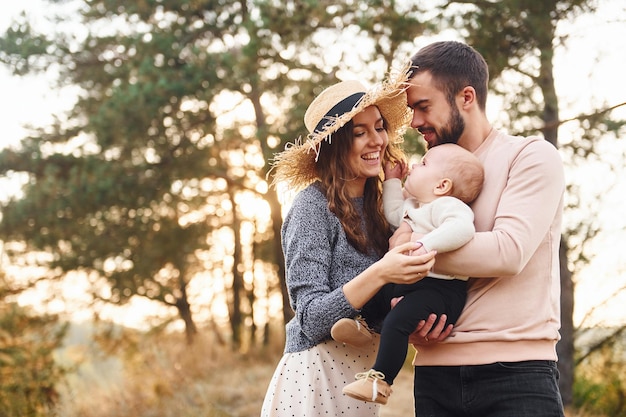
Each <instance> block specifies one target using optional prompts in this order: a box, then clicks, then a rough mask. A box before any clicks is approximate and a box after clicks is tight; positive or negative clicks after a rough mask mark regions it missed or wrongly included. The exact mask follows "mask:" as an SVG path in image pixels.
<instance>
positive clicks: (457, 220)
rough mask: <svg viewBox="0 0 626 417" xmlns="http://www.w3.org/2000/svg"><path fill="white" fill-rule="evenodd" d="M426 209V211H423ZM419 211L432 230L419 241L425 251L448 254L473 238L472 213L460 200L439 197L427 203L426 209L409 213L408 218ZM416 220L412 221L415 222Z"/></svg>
mask: <svg viewBox="0 0 626 417" xmlns="http://www.w3.org/2000/svg"><path fill="white" fill-rule="evenodd" d="M425 208H428V209H427V210H423V209H425ZM420 210H421V214H420V215H423V216H427V217H428V218H427V219H423V221H424V220H425V221H427V222H429V223H430V225H431V227H432V230H431V231H430V232H428V233H426V234H425V235H424V236H422V238H421V239H419V242H421V243H422V244H423V245H424V247H425V248H426V249H427V250H436V251H437V252H438V253H443V252H449V251H452V250H455V249H458V248H460V247H461V246H463V245H464V244H466V243H467V242H469V241H470V240H471V239H472V237H473V236H474V231H475V229H474V213H473V212H472V209H471V208H470V207H469V206H468V205H467V204H465V203H463V202H462V201H461V200H459V199H456V198H454V197H447V196H445V197H440V198H438V199H436V200H434V201H433V202H431V203H429V204H428V206H427V207H422V208H420V209H416V210H411V211H409V217H411V218H413V213H414V212H418V211H420ZM416 220H417V219H414V221H416Z"/></svg>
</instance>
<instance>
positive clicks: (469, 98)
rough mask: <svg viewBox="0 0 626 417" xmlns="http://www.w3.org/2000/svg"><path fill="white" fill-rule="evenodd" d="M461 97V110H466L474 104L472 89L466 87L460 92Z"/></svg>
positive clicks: (474, 92) (474, 93) (474, 96)
mask: <svg viewBox="0 0 626 417" xmlns="http://www.w3.org/2000/svg"><path fill="white" fill-rule="evenodd" d="M461 97H462V98H463V100H462V104H461V106H462V107H463V108H468V107H469V106H471V105H472V104H475V103H476V90H474V87H471V86H469V85H468V86H467V87H465V88H463V90H461Z"/></svg>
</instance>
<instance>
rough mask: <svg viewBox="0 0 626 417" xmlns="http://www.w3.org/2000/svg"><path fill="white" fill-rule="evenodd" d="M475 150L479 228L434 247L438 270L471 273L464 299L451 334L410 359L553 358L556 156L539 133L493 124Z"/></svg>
mask: <svg viewBox="0 0 626 417" xmlns="http://www.w3.org/2000/svg"><path fill="white" fill-rule="evenodd" d="M474 154H475V155H476V156H477V157H478V158H479V159H480V160H481V161H482V163H483V165H484V167H485V183H484V186H483V190H482V192H481V194H480V195H479V197H478V199H477V200H476V201H475V202H474V203H473V204H472V210H473V211H474V217H475V219H474V224H475V226H476V234H475V235H474V238H473V239H472V240H471V241H470V242H469V243H468V244H466V245H465V246H463V247H462V248H460V249H458V250H456V251H453V252H449V253H443V254H438V255H437V260H436V264H435V272H438V273H444V274H449V275H469V276H470V277H473V278H471V279H470V281H469V289H468V297H467V303H466V306H465V309H464V310H463V313H462V315H461V317H460V318H459V320H458V321H457V323H456V324H455V327H454V331H453V333H452V335H451V336H450V337H448V339H447V340H445V341H444V342H442V343H439V344H434V345H427V346H416V347H417V349H418V353H417V355H416V356H415V359H414V362H413V363H414V365H417V366H420V365H478V364H487V363H493V362H499V361H502V362H515V361H522V360H556V359H557V357H556V342H557V341H558V340H559V338H560V336H559V327H560V279H559V274H560V272H559V243H560V239H561V214H562V209H563V192H564V190H565V179H564V172H563V163H562V160H561V157H560V155H559V153H558V151H557V150H556V149H555V148H554V146H552V145H551V144H550V143H549V142H547V141H545V140H544V139H541V138H539V137H529V138H522V137H513V136H509V135H506V134H504V133H502V132H498V131H496V130H495V129H494V130H492V131H491V133H490V134H489V136H488V137H487V138H486V140H485V141H484V142H483V143H482V144H481V145H480V147H479V148H478V149H476V151H475V152H474ZM474 277H475V278H474Z"/></svg>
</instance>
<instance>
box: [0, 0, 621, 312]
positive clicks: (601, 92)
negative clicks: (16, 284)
mask: <svg viewBox="0 0 626 417" xmlns="http://www.w3.org/2000/svg"><path fill="white" fill-rule="evenodd" d="M44 3H45V2H43V1H42V0H21V1H19V2H16V1H15V2H4V4H3V6H2V13H1V14H0V32H4V30H6V28H7V27H8V25H9V23H10V21H11V19H12V18H13V17H14V16H16V15H17V14H18V13H20V12H21V11H22V10H28V12H29V13H34V14H35V17H37V19H38V20H37V23H38V24H39V25H45V24H46V22H45V20H44V18H43V17H44V16H45V14H46V10H45V7H43V5H44ZM599 3H600V4H601V5H600V6H599V10H598V13H597V14H596V15H594V16H581V17H579V18H577V19H576V20H575V21H574V22H572V23H562V24H561V25H560V26H559V28H558V33H557V35H561V34H567V35H568V40H567V47H566V48H559V49H558V52H557V54H556V56H555V60H554V71H555V80H556V88H557V93H558V95H559V99H560V106H561V119H567V118H569V117H573V116H575V115H577V114H578V113H580V112H581V111H583V110H585V109H588V108H589V107H590V106H589V104H590V103H594V104H597V105H598V106H600V105H601V104H602V103H605V104H606V105H609V106H611V105H616V104H619V103H623V102H626V82H624V77H623V72H624V68H626V53H625V52H624V51H626V22H625V20H626V5H625V4H624V2H623V1H620V0H606V1H601V2H599ZM620 19H621V21H620ZM35 27H37V25H35ZM419 46H421V45H418V47H419ZM0 91H2V96H3V98H4V99H3V100H0V120H1V121H2V128H3V135H2V136H1V137H0V147H2V146H10V145H14V144H17V143H18V142H19V140H20V138H22V137H23V136H25V134H26V130H25V129H24V127H23V126H24V125H26V124H29V123H31V124H35V125H40V126H45V125H46V124H48V123H50V122H51V121H52V120H53V119H52V115H53V114H55V113H58V112H62V111H63V110H64V109H68V108H70V107H71V106H72V104H73V95H72V94H71V90H65V91H57V90H54V89H52V88H51V87H50V79H49V78H46V77H45V76H41V75H40V76H27V77H15V76H12V75H11V74H10V72H9V71H8V70H7V69H6V68H5V67H4V66H1V65H0ZM488 107H489V106H488ZM490 110H491V113H492V114H493V113H496V112H497V111H498V109H494V108H491V109H490ZM617 114H619V115H620V116H621V117H622V118H625V119H626V106H624V107H623V108H622V109H621V110H620V111H619V112H618V113H617ZM568 129H569V127H568V126H564V127H563V128H562V131H561V132H560V134H561V136H564V135H567V134H568ZM599 147H600V149H601V150H602V154H603V157H604V158H605V160H603V161H600V162H598V163H596V164H590V166H589V167H585V168H581V169H577V170H576V172H575V173H571V174H570V175H575V176H576V180H577V181H580V182H581V184H582V190H581V192H583V193H597V192H598V191H599V190H601V191H602V187H603V185H602V184H607V185H606V186H607V187H609V189H607V190H606V191H605V192H604V191H603V198H602V201H601V203H600V205H599V208H598V212H597V213H593V214H591V215H593V216H597V218H598V219H600V222H601V224H602V226H603V227H604V229H605V230H604V231H603V233H602V234H601V235H600V236H599V237H598V239H597V241H596V244H595V246H594V250H595V252H596V253H595V255H594V257H593V259H592V261H591V263H590V264H589V266H588V267H587V268H586V269H585V270H584V271H582V272H581V273H580V275H579V277H578V283H577V288H576V310H575V323H580V321H581V320H582V318H583V317H584V315H585V313H586V312H587V311H589V309H590V308H591V307H592V306H594V305H599V304H601V303H602V302H603V300H604V299H605V298H607V297H609V296H610V295H611V294H612V293H615V292H616V289H618V288H621V287H623V286H625V285H626V258H625V257H623V256H621V253H619V252H617V251H616V250H615V249H616V248H618V249H619V248H621V247H623V244H622V242H624V240H626V220H625V219H624V217H625V216H624V215H623V213H625V212H626V203H625V202H624V198H623V196H624V195H626V180H623V181H620V182H618V183H617V184H611V181H606V179H607V176H610V177H611V178H612V179H613V178H614V177H615V174H614V173H612V172H611V171H609V170H608V165H607V160H608V158H611V157H615V158H619V159H618V160H615V161H613V162H614V163H616V164H621V165H622V166H623V161H622V160H621V155H620V153H619V152H615V148H616V147H621V148H620V149H621V151H622V152H623V151H625V150H626V146H624V144H616V143H614V142H613V143H607V144H599ZM11 180H12V181H13V182H15V180H16V178H12V179H11ZM11 188H12V185H11V184H9V183H8V182H7V181H6V180H4V181H2V180H0V198H3V190H5V192H6V190H8V189H11ZM625 303H626V291H623V292H622V293H621V295H620V296H619V297H618V298H616V299H614V300H613V301H612V302H611V303H610V304H609V305H608V307H607V308H604V309H603V310H602V313H601V314H599V315H598V316H597V317H596V322H597V321H600V322H604V323H609V324H610V323H611V322H612V321H614V320H615V319H617V321H620V322H623V321H626V312H625V310H624V309H623V305H624V304H625Z"/></svg>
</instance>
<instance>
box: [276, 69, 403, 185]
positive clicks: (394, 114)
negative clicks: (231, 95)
mask: <svg viewBox="0 0 626 417" xmlns="http://www.w3.org/2000/svg"><path fill="white" fill-rule="evenodd" d="M406 82H407V71H400V72H399V73H398V74H397V75H396V76H393V77H391V76H390V77H389V78H388V79H387V80H386V81H384V82H382V83H380V84H377V85H375V86H374V87H372V88H371V89H370V90H368V91H367V92H366V93H365V95H363V97H361V99H360V100H359V101H358V102H357V104H356V105H355V106H354V107H353V108H352V110H350V111H348V112H345V113H343V114H342V115H341V116H338V117H334V118H329V121H328V122H327V123H326V124H324V125H323V127H322V128H321V129H317V130H315V132H313V133H310V134H308V135H307V136H306V138H305V139H304V140H303V139H302V138H298V140H296V141H294V142H293V143H288V144H287V145H286V146H285V150H284V151H282V152H280V153H278V154H276V155H275V156H274V160H273V163H272V169H271V174H272V175H273V181H272V184H276V183H279V182H286V183H287V184H288V185H289V187H290V188H295V189H299V188H303V187H305V186H307V185H309V184H310V183H312V182H314V181H315V180H317V179H318V178H319V176H318V173H317V169H316V161H317V158H318V156H319V149H320V144H321V142H322V141H324V140H326V141H330V138H331V135H332V134H333V133H335V132H336V131H337V130H339V129H340V128H342V127H343V126H344V125H345V124H346V123H348V122H349V121H350V120H352V119H353V118H354V116H356V115H357V114H359V113H361V112H362V111H363V110H365V109H366V108H367V107H369V106H376V107H378V110H379V111H380V113H381V115H382V116H383V118H384V119H385V121H386V122H387V136H388V137H389V142H390V143H399V142H402V139H403V135H404V132H405V131H406V129H407V127H408V124H409V122H410V120H411V111H410V109H409V108H408V107H407V98H406Z"/></svg>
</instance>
